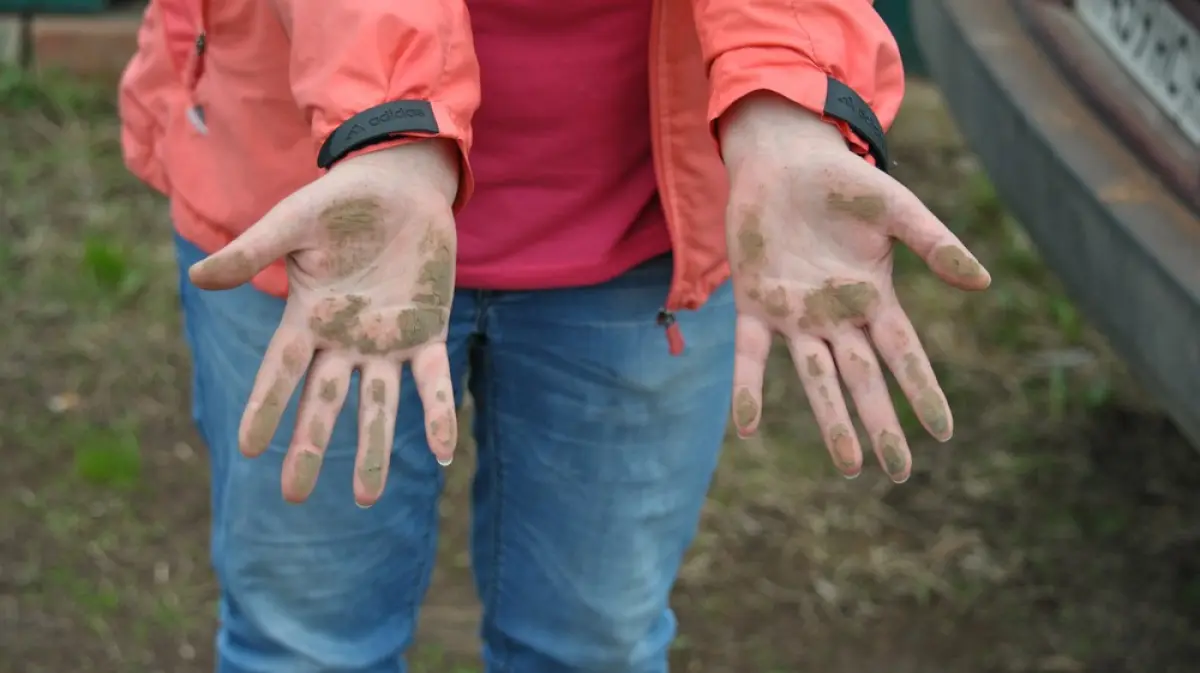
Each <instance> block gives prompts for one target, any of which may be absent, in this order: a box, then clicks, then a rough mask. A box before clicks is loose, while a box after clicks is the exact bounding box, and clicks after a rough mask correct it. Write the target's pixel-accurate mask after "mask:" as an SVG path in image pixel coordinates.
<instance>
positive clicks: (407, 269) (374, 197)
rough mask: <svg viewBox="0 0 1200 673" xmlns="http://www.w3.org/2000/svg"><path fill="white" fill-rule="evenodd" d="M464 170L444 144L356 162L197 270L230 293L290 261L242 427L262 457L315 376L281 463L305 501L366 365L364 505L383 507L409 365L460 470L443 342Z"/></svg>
mask: <svg viewBox="0 0 1200 673" xmlns="http://www.w3.org/2000/svg"><path fill="white" fill-rule="evenodd" d="M457 175H458V164H457V151H456V150H455V149H454V148H453V147H452V146H449V145H448V143H447V142H446V141H441V140H427V141H420V142H417V143H413V144H407V145H402V146H399V147H393V148H390V149H384V150H379V151H376V152H371V153H368V154H364V155H360V156H358V157H354V158H351V159H347V160H345V161H343V162H342V163H340V164H338V165H337V166H335V167H334V168H333V170H331V171H329V172H328V173H327V174H325V175H324V176H322V177H321V178H320V179H318V180H316V181H314V182H313V183H311V184H309V185H308V186H306V187H304V188H302V189H300V190H299V191H297V192H295V193H294V194H292V195H291V196H289V197H288V198H286V199H284V200H283V201H281V202H280V203H279V204H278V205H277V206H275V208H273V209H272V210H271V211H270V212H269V213H267V215H266V216H264V217H263V218H262V219H261V220H260V221H259V222H257V223H256V224H255V225H253V226H252V227H250V229H248V230H247V231H246V232H245V233H244V234H242V235H241V236H240V237H238V238H237V239H236V240H234V241H233V242H232V243H230V244H229V245H228V246H226V247H225V248H224V249H222V250H221V251H220V252H217V253H215V254H213V255H211V256H210V257H208V258H206V259H205V260H203V261H201V262H199V263H197V264H196V265H194V266H193V267H192V268H191V270H190V276H191V280H192V282H193V283H194V284H195V285H196V286H197V287H200V288H202V289H207V290H223V289H229V288H232V287H236V286H238V285H241V284H243V283H246V282H248V281H250V280H251V279H252V278H253V277H254V276H255V275H256V274H257V273H258V272H259V271H261V270H262V269H263V268H265V267H266V266H268V265H269V264H271V263H272V262H274V261H275V260H277V259H280V258H285V259H286V261H287V275H288V282H289V293H288V299H287V306H286V308H285V309H284V312H283V319H282V320H281V322H280V325H279V328H278V329H277V330H276V332H275V336H274V337H273V338H272V340H271V344H270V346H269V347H268V349H267V352H266V356H265V357H264V359H263V363H262V366H261V367H260V369H259V371H258V376H257V378H256V379H255V382H254V388H253V391H252V392H251V393H250V399H249V402H248V403H247V405H246V411H245V413H244V415H243V416H242V422H241V426H240V428H239V431H238V439H239V445H240V447H241V451H242V453H243V454H245V455H247V456H251V457H253V456H257V455H259V454H261V453H263V452H264V451H265V450H266V449H267V447H268V446H269V445H270V443H271V441H272V439H273V437H274V436H275V431H276V429H277V427H278V425H279V422H280V419H281V417H282V415H283V413H284V410H285V408H286V407H287V405H288V401H289V400H290V399H291V397H292V394H293V392H294V391H295V389H296V387H297V386H298V385H299V384H300V382H301V380H302V379H304V389H303V392H302V393H301V397H300V403H299V413H298V415H297V423H296V428H295V431H294V433H293V435H292V441H291V446H290V447H289V448H288V453H287V457H286V459H285V460H284V466H283V475H282V485H283V495H284V497H285V498H286V499H288V500H290V501H293V502H300V501H303V500H304V499H305V498H307V497H308V495H309V494H310V493H311V492H312V490H313V487H314V486H315V484H316V480H317V475H318V473H319V471H320V468H321V462H322V459H323V456H324V453H325V448H326V445H327V444H328V443H329V438H330V435H331V433H332V432H333V426H334V421H335V420H336V418H337V416H338V413H339V412H340V410H341V408H342V405H343V403H344V402H345V399H346V394H347V392H348V390H349V387H350V382H351V374H352V373H353V372H354V371H356V370H357V371H358V372H359V377H360V391H359V393H360V395H359V396H360V405H359V414H358V418H359V421H358V422H359V447H358V458H357V462H356V469H355V478H354V498H355V501H356V502H357V503H359V504H360V505H363V506H366V505H370V504H372V503H374V502H375V501H376V500H377V499H378V498H379V496H380V494H381V493H382V491H383V487H384V484H385V483H386V481H387V470H388V460H389V457H390V456H391V447H392V439H393V436H394V431H395V426H396V411H397V405H398V401H399V396H400V394H401V391H400V372H401V367H402V366H403V365H404V364H405V363H410V364H411V367H412V372H413V378H414V379H415V381H416V384H417V393H418V394H419V395H420V397H421V402H422V405H423V406H424V409H425V431H426V435H427V437H428V440H429V446H430V447H431V449H432V451H433V453H434V454H435V455H436V457H437V459H438V461H439V462H440V463H442V464H444V465H445V464H449V462H450V460H451V458H452V456H453V452H454V446H455V443H456V441H457V433H458V423H457V421H456V419H455V409H454V395H453V391H452V387H451V379H450V365H449V361H448V359H447V355H446V346H445V338H446V325H447V321H448V317H449V311H450V302H451V299H452V296H453V292H454V262H455V249H456V238H455V229H454V220H453V216H452V214H451V204H452V203H453V200H454V195H455V190H456V188H457V185H458V177H457ZM306 375H307V376H306Z"/></svg>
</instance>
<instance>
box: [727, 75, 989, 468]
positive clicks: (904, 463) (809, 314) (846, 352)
mask: <svg viewBox="0 0 1200 673" xmlns="http://www.w3.org/2000/svg"><path fill="white" fill-rule="evenodd" d="M721 148H722V153H723V155H724V158H725V163H726V166H727V167H728V170H729V176H730V181H731V192H730V204H729V212H728V218H727V237H728V244H729V259H730V266H731V267H732V273H733V282H734V290H735V294H736V301H737V312H738V318H737V356H736V357H737V359H736V364H735V366H734V391H733V418H734V423H735V425H736V426H737V430H738V433H739V434H741V435H743V436H745V435H749V434H751V433H753V432H755V430H756V429H757V427H758V424H759V421H760V417H761V415H762V385H763V374H764V370H765V367H766V362H767V355H768V352H769V351H770V347H771V335H772V333H778V334H780V335H782V336H783V337H784V338H785V339H786V340H787V344H788V348H789V350H790V352H791V355H792V360H793V362H794V363H795V366H796V372H797V374H798V375H799V377H800V381H801V383H802V384H803V387H804V391H805V393H806V394H807V397H808V400H809V403H810V404H811V405H812V409H813V413H814V415H815V416H816V419H817V423H818V424H819V426H820V428H821V434H822V435H823V437H824V440H825V444H826V446H828V448H829V452H830V454H831V455H832V457H833V461H834V464H835V465H836V467H837V468H838V470H839V471H841V472H842V473H843V474H844V475H846V476H855V475H857V474H858V473H859V472H860V471H861V470H862V460H863V456H862V449H861V447H860V446H859V441H858V435H857V433H856V432H855V431H854V425H853V423H852V422H851V420H850V413H849V411H848V409H847V406H846V402H845V399H844V398H843V396H842V386H841V384H842V383H844V384H845V387H846V389H847V390H848V391H849V393H850V396H851V398H852V399H853V401H854V406H855V408H856V410H857V412H858V416H859V419H860V420H861V421H862V424H863V426H864V428H865V429H866V432H867V435H868V437H870V441H871V444H872V446H873V448H874V450H875V454H876V455H877V457H878V458H879V462H880V464H881V465H882V466H883V468H884V470H885V471H886V472H887V473H888V475H889V476H890V477H891V479H892V480H893V481H896V482H903V481H905V480H907V479H908V477H909V475H910V473H911V469H912V456H911V454H910V452H909V448H908V442H907V440H906V439H905V436H904V432H903V431H902V430H901V427H900V421H899V419H898V418H897V416H896V411H895V409H894V408H893V406H892V401H891V396H890V395H889V393H888V389H887V383H886V381H885V379H884V376H883V372H882V370H881V369H880V362H879V359H878V358H877V357H876V351H878V353H879V355H880V356H882V359H883V362H884V363H886V365H887V367H888V368H889V369H890V370H891V371H892V373H893V374H894V375H895V377H896V380H897V382H898V383H899V385H900V387H901V388H902V389H903V391H904V394H905V396H906V397H907V398H908V400H909V402H910V403H911V404H912V407H913V409H914V410H915V411H916V415H917V417H918V418H919V419H920V420H921V423H922V425H924V427H925V429H926V430H928V431H929V433H930V434H931V435H933V436H934V437H935V438H937V439H938V440H940V441H946V440H948V439H950V436H951V434H952V433H953V430H954V421H953V419H952V417H951V414H950V407H949V405H948V404H947V402H946V397H945V395H944V394H943V393H942V390H941V387H940V386H939V385H938V382H937V378H936V377H935V376H934V373H933V368H932V367H931V366H930V363H929V358H928V356H927V355H926V354H925V350H924V349H923V348H922V347H921V343H920V341H919V340H918V338H917V333H916V331H915V330H914V329H913V326H912V323H911V322H909V319H908V316H907V315H905V313H904V309H903V308H902V307H901V306H900V302H899V300H898V299H897V298H896V293H895V290H894V288H893V285H892V249H893V245H894V243H895V241H896V240H899V241H901V242H903V243H904V244H905V245H907V246H908V247H909V248H911V249H912V250H913V251H914V252H916V253H917V255H919V256H920V257H921V258H922V259H923V260H925V263H926V264H927V265H928V266H929V268H930V269H932V270H933V272H934V273H936V274H937V275H938V276H939V277H941V278H942V280H944V281H945V282H947V283H949V284H950V285H953V286H954V287H957V288H960V289H964V290H982V289H984V288H986V287H987V286H988V285H989V283H990V282H991V277H990V276H989V275H988V272H987V271H986V270H985V269H984V268H983V266H982V265H980V264H979V262H978V261H977V260H976V259H975V257H974V256H973V255H972V254H971V253H970V252H969V251H968V250H967V249H966V247H965V246H964V245H963V244H962V242H961V241H959V240H958V238H957V237H955V236H954V234H952V233H951V232H950V231H949V230H948V229H947V228H946V226H945V225H944V224H942V223H941V222H940V221H939V220H938V219H937V217H936V216H934V215H933V214H932V213H931V212H929V210H928V209H927V208H926V207H925V206H924V205H923V204H922V203H921V201H920V200H919V199H918V198H917V197H916V196H914V195H913V194H912V193H911V192H910V191H909V190H908V189H906V188H905V187H904V186H903V185H901V184H900V183H898V182H896V181H895V180H893V179H892V178H890V177H888V175H887V174H885V173H884V172H883V171H881V170H879V169H877V168H875V167H873V166H871V165H870V164H869V163H867V162H866V161H865V160H863V159H862V158H861V157H858V156H856V155H855V154H854V153H852V152H850V151H848V150H847V148H846V144H845V141H844V139H843V138H842V136H841V133H840V132H839V131H838V130H837V128H835V127H834V126H832V125H830V124H828V123H826V122H824V121H823V120H821V119H820V118H819V117H817V116H816V115H814V114H812V113H810V112H808V111H806V110H803V109H802V108H800V107H799V106H796V105H793V104H792V103H790V102H788V101H785V100H784V99H782V98H777V97H774V96H770V95H768V94H758V95H755V96H751V97H749V98H747V99H745V100H743V101H742V102H741V103H739V104H738V106H736V107H735V109H734V110H731V111H730V113H729V114H727V115H726V117H725V118H724V119H723V121H722V128H721ZM872 344H874V347H872ZM839 378H840V382H839Z"/></svg>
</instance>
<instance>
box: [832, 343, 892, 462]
mask: <svg viewBox="0 0 1200 673" xmlns="http://www.w3.org/2000/svg"><path fill="white" fill-rule="evenodd" d="M832 345H833V358H834V360H835V361H836V362H837V367H838V372H840V373H841V376H842V381H844V382H845V383H846V390H848V391H849V392H850V397H851V398H853V399H854V407H855V409H857V410H858V417H859V419H860V420H862V424H863V428H864V429H865V430H866V431H867V436H868V437H870V438H871V443H872V444H873V445H874V447H875V455H876V457H878V458H879V464H880V465H881V466H882V467H883V471H884V472H887V475H888V477H890V478H891V480H892V481H894V482H896V483H897V484H902V483H904V482H906V481H908V475H909V474H910V472H911V470H912V454H911V453H910V452H909V450H908V442H907V441H905V439H904V431H903V430H902V429H901V428H900V419H899V418H897V417H896V410H895V408H893V407H892V397H891V395H889V394H888V389H887V380H886V379H884V378H883V370H881V369H880V368H879V360H878V359H876V357H875V351H874V350H873V349H872V348H871V342H869V341H867V335H866V334H865V333H863V332H862V330H859V329H854V328H849V329H844V330H840V331H838V333H837V334H835V335H834V336H833V339H832Z"/></svg>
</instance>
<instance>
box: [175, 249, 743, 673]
mask: <svg viewBox="0 0 1200 673" xmlns="http://www.w3.org/2000/svg"><path fill="white" fill-rule="evenodd" d="M177 244H178V260H179V265H180V269H181V271H184V270H186V269H187V267H188V266H189V265H191V264H192V263H193V262H195V261H197V260H199V259H201V258H202V257H203V253H201V252H200V251H199V250H198V249H196V248H195V247H194V246H192V245H191V244H189V243H187V242H184V241H182V240H179V239H177ZM670 277H671V261H670V259H669V258H667V257H663V258H659V259H656V260H652V261H650V262H647V263H646V264H643V265H642V266H640V267H638V268H636V269H634V270H632V271H630V272H628V273H626V274H624V275H623V276H621V277H620V278H618V279H616V280H614V281H611V282H609V283H605V284H602V285H597V286H593V287H587V288H581V289H569V290H550V291H536V292H484V291H471V290H459V291H458V292H457V293H456V294H455V297H454V306H453V310H452V312H451V317H450V329H449V338H448V347H449V352H450V365H451V368H452V371H453V375H454V380H455V395H456V399H457V401H458V402H460V403H461V400H462V391H463V385H464V384H465V385H466V386H467V388H468V389H469V390H470V391H471V394H472V396H473V397H474V400H475V405H476V412H475V427H474V434H475V438H476V440H477V444H478V467H477V471H476V474H475V481H474V484H473V490H472V507H473V509H472V536H471V557H472V564H473V568H474V572H475V580H476V588H477V590H478V592H479V597H480V600H481V602H482V604H483V608H484V615H483V627H482V638H483V650H484V659H485V661H486V663H487V670H488V671H489V672H491V673H507V672H513V673H551V672H554V673H569V672H576V671H578V672H584V671H587V672H596V673H599V672H602V671H603V672H605V673H663V672H665V671H666V670H667V651H668V647H669V644H670V642H671V640H672V638H673V636H674V633H675V619H674V617H673V615H672V613H671V611H670V609H669V607H668V604H667V601H668V595H669V593H670V590H671V586H672V584H673V582H674V580H675V576H676V573H677V572H678V570H679V565H680V561H681V558H682V556H683V554H684V551H685V550H686V549H687V547H688V545H689V544H690V542H691V540H692V538H693V535H694V534H695V530H696V525H697V521H698V519H699V515H700V509H701V506H702V504H703V503H704V498H705V494H706V491H707V490H708V486H709V482H710V480H711V477H712V474H713V471H714V469H715V468H716V465H717V456H718V453H719V450H720V446H721V439H722V436H723V434H724V429H725V423H726V418H727V415H728V414H727V411H728V409H729V402H730V399H729V396H730V386H731V381H732V375H733V371H732V370H733V326H734V309H733V301H732V295H731V292H730V288H729V286H728V284H726V285H725V286H723V287H722V288H721V289H720V290H719V291H718V292H717V293H716V294H715V295H714V296H713V298H712V299H711V300H709V302H708V303H707V304H706V305H705V306H704V307H703V308H702V309H701V310H699V311H696V312H690V313H684V314H681V315H679V316H678V321H679V324H680V326H681V328H682V330H683V332H684V334H685V335H686V337H687V339H688V345H687V349H686V351H685V352H684V354H683V355H682V356H679V357H672V356H671V355H670V354H669V353H668V352H667V344H666V341H665V338H664V335H663V330H662V328H661V327H659V326H657V325H656V324H655V314H656V312H657V310H658V308H659V304H660V303H661V302H662V300H663V297H665V296H666V292H667V286H668V284H669V282H670ZM181 294H182V304H183V314H184V323H185V328H186V334H187V339H188V343H189V345H190V347H191V350H192V359H193V363H194V398H193V399H194V402H193V413H194V416H195V419H196V423H197V425H198V426H199V429H200V432H201V434H202V436H203V438H204V440H205V442H206V443H207V444H208V447H209V452H210V455H211V464H212V512H213V525H212V562H213V565H214V567H215V569H216V573H217V577H218V579H219V581H220V584H221V614H220V619H221V627H220V632H219V635H218V638H217V649H218V664H217V670H218V672H219V673H333V672H337V673H403V672H404V671H405V670H406V668H405V664H404V660H403V653H404V651H405V650H406V649H407V648H408V646H409V644H410V643H411V642H412V634H413V630H414V627H415V625H416V618H417V609H418V608H419V606H420V603H421V601H422V598H423V597H424V594H425V590H426V588H427V587H428V584H429V577H430V571H431V570H432V567H431V566H432V564H433V560H434V552H435V548H436V537H437V521H438V514H437V512H438V498H439V495H440V492H441V488H442V478H443V477H442V469H443V468H441V467H439V466H438V464H437V462H436V461H435V459H434V457H433V455H432V454H431V453H430V452H429V449H428V447H427V445H426V443H425V433H424V429H423V424H422V411H421V402H420V400H419V399H418V397H417V395H416V394H414V393H413V392H412V391H414V390H415V386H414V384H413V383H412V379H411V374H410V373H409V372H408V371H405V372H404V380H403V381H402V383H401V386H402V388H401V389H402V391H408V392H407V394H405V393H404V392H402V393H401V400H400V410H399V417H398V422H397V427H396V441H395V445H394V446H393V449H392V451H393V453H392V463H391V465H392V467H391V469H390V471H389V472H388V483H387V488H386V489H385V491H384V493H383V497H382V498H381V499H380V501H379V502H378V504H376V505H375V506H374V507H372V508H370V509H359V508H358V507H357V506H356V505H355V504H354V500H353V495H352V493H351V480H352V475H353V469H354V454H355V450H356V447H357V444H358V441H357V436H356V435H357V423H356V413H357V408H358V399H357V388H358V386H357V385H356V384H355V385H352V386H351V393H350V397H349V398H348V399H347V400H346V406H345V409H344V411H343V413H342V416H341V417H339V419H338V421H337V424H336V427H335V429H334V433H333V439H332V441H331V442H330V444H329V449H328V453H327V457H326V459H325V464H324V467H323V471H322V473H321V478H320V480H319V481H318V483H317V487H316V490H315V491H314V492H313V494H312V496H311V497H310V498H309V500H308V501H307V502H306V503H304V504H302V505H289V504H287V503H285V502H284V501H283V499H282V497H281V496H280V483H279V479H280V467H281V463H282V460H283V456H284V452H285V450H286V448H287V445H288V442H289V439H290V434H291V427H292V424H293V423H294V421H295V403H296V400H295V399H293V400H292V405H291V408H290V409H289V410H288V413H287V415H285V417H284V420H283V423H282V425H281V427H280V430H279V432H278V433H277V435H276V437H275V441H274V443H273V444H272V445H271V448H270V450H268V452H267V453H266V454H264V455H263V456H261V457H259V458H255V459H253V460H250V459H246V458H243V457H242V456H241V455H240V454H239V453H238V450H237V428H238V421H239V418H240V416H241V413H242V408H243V406H244V404H245V402H246V399H247V397H248V396H249V394H250V388H251V384H252V382H253V380H254V375H255V372H256V370H257V369H258V365H259V363H260V361H261V359H262V357H263V353H264V351H265V349H266V347H267V343H268V341H269V340H270V338H271V335H272V333H273V332H274V330H275V327H276V325H277V324H278V323H279V319H280V316H281V314H282V311H283V306H284V304H283V301H281V300H279V299H277V298H274V297H271V296H268V295H266V294H263V293H261V292H258V291H257V290H254V289H252V288H250V287H248V286H245V287H242V288H238V289H235V290H230V291H225V292H203V291H200V290H198V289H197V288H195V287H194V286H192V285H191V284H190V283H189V282H188V280H187V275H186V273H181ZM456 467H457V466H451V467H449V468H446V469H456ZM460 469H461V468H460Z"/></svg>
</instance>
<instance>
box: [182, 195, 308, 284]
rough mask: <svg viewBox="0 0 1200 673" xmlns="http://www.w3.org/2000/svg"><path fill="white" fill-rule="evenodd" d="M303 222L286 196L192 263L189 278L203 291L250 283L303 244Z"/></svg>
mask: <svg viewBox="0 0 1200 673" xmlns="http://www.w3.org/2000/svg"><path fill="white" fill-rule="evenodd" d="M302 224H303V218H302V217H301V216H300V215H299V213H297V209H296V208H295V207H294V206H292V205H291V204H290V202H289V200H287V199H285V200H284V201H281V202H280V203H279V204H277V205H276V206H275V207H274V208H272V209H271V210H270V211H269V212H268V213H267V214H266V215H264V216H263V218H262V219H261V220H259V221H258V222H256V223H254V224H253V225H251V226H250V228H249V229H247V230H246V231H244V232H243V233H242V234H241V235H240V236H238V237H237V238H235V239H233V240H232V241H230V242H229V244H228V245H226V246H225V247H224V248H221V249H220V250H218V251H217V252H215V253H213V254H211V255H209V256H208V257H206V258H204V259H203V260H201V261H199V262H196V263H195V264H193V265H192V267H191V268H190V269H188V277H189V278H190V279H191V281H192V284H193V285H195V286H196V287H198V288H200V289H202V290H229V289H232V288H235V287H237V286H239V285H242V284H244V283H248V282H250V280H251V279H252V278H254V276H256V275H258V273H259V272H260V271H262V270H263V269H265V268H266V267H268V266H270V265H271V263H273V262H274V261H275V260H277V259H280V258H281V257H283V256H284V255H286V254H288V253H290V252H293V251H295V250H297V249H298V248H299V247H300V238H301V235H302V233H303V227H302Z"/></svg>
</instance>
